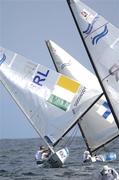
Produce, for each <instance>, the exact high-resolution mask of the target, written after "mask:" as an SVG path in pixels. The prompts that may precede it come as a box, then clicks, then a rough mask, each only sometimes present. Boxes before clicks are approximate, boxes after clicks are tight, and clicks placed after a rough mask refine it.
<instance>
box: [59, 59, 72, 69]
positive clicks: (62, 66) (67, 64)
mask: <svg viewBox="0 0 119 180" xmlns="http://www.w3.org/2000/svg"><path fill="white" fill-rule="evenodd" d="M70 65H71V62H70V61H69V62H68V63H63V64H61V69H62V70H63V69H64V68H65V67H66V66H70Z"/></svg>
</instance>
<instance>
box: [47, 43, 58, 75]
mask: <svg viewBox="0 0 119 180" xmlns="http://www.w3.org/2000/svg"><path fill="white" fill-rule="evenodd" d="M45 43H46V46H47V48H48V51H49V53H50V56H51V59H52V61H53V64H54V66H55V69H56V71H57V72H58V68H57V66H56V64H55V61H54V59H53V56H52V53H51V51H50V48H49V46H48V41H45Z"/></svg>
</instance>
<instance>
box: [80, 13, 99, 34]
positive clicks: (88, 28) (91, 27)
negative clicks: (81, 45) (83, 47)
mask: <svg viewBox="0 0 119 180" xmlns="http://www.w3.org/2000/svg"><path fill="white" fill-rule="evenodd" d="M98 18H99V16H96V17H95V18H94V20H93V22H92V23H91V24H88V27H87V29H86V30H85V31H83V33H85V34H87V35H88V34H90V33H91V32H92V29H93V25H94V24H95V22H96V21H97V19H98Z"/></svg>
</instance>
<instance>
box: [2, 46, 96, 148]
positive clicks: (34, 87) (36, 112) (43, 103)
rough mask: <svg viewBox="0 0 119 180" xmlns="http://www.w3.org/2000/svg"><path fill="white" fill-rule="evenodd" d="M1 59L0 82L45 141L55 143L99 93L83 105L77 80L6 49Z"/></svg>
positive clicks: (83, 97)
mask: <svg viewBox="0 0 119 180" xmlns="http://www.w3.org/2000/svg"><path fill="white" fill-rule="evenodd" d="M0 62H1V64H0V80H1V82H2V83H3V85H4V86H5V88H6V89H7V90H8V92H9V93H10V94H11V96H12V97H13V99H14V100H15V102H16V103H17V105H18V106H19V107H20V108H21V110H22V111H23V112H24V114H25V115H26V116H27V118H28V119H29V121H30V123H31V124H32V126H33V127H34V128H35V129H36V131H37V132H38V134H40V136H41V137H42V138H43V139H44V141H45V142H46V143H47V144H52V145H54V144H56V143H57V142H58V140H59V139H60V138H61V137H62V136H63V134H64V133H65V132H66V131H67V130H68V129H69V128H71V126H73V125H74V124H75V123H76V121H77V118H78V117H79V116H81V115H82V114H83V113H84V111H86V109H87V108H88V107H89V106H90V104H91V102H92V101H94V99H97V96H98V95H99V93H98V92H97V91H94V92H93V93H92V96H90V98H88V99H89V101H88V103H87V105H86V106H85V108H82V107H83V103H84V102H85V101H87V99H85V96H83V95H82V90H83V89H84V87H83V86H82V85H81V84H80V83H79V82H76V81H74V80H72V79H70V78H69V77H67V76H64V75H62V74H60V73H57V72H56V71H53V70H51V69H49V68H47V67H45V66H42V65H40V64H36V63H34V62H32V61H29V60H28V59H27V58H25V57H23V56H21V55H18V54H16V53H14V52H11V51H9V50H4V49H1V51H0ZM80 106H81V108H80ZM77 108H80V109H81V110H80V111H76V109H77Z"/></svg>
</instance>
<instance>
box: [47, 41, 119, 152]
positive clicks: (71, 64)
mask: <svg viewBox="0 0 119 180" xmlns="http://www.w3.org/2000/svg"><path fill="white" fill-rule="evenodd" d="M46 45H47V47H48V49H49V52H50V55H51V57H52V60H53V62H54V65H55V67H56V70H57V72H60V73H62V74H64V75H66V76H68V77H70V78H73V79H74V80H76V81H78V82H81V83H82V84H83V85H84V86H85V87H86V89H90V90H91V89H93V88H95V89H97V90H98V91H99V92H100V94H101V93H102V90H101V87H100V84H99V82H98V80H97V77H96V76H95V75H94V74H92V73H91V72H90V71H89V70H87V69H86V68H85V67H84V66H82V65H81V64H80V63H79V62H78V61H77V60H76V59H74V58H73V57H72V56H71V55H70V54H68V53H67V52H66V51H65V50H64V49H62V48H61V47H59V46H58V45H57V44H56V43H54V42H53V41H51V40H48V41H46ZM78 125H79V128H80V130H81V133H82V136H83V138H84V141H85V144H86V145H87V148H88V150H89V151H90V153H91V154H92V153H93V152H95V151H96V150H98V149H100V148H101V147H103V146H104V145H105V144H107V143H109V142H110V141H112V140H113V139H115V138H116V137H118V136H119V131H118V127H117V124H116V123H115V120H114V118H113V115H112V113H111V110H110V108H109V105H108V103H107V101H106V99H105V97H104V95H103V96H101V97H100V98H99V99H98V100H97V102H96V103H95V104H93V106H92V107H90V109H88V111H87V113H86V114H84V116H82V117H81V119H79V122H78Z"/></svg>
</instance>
